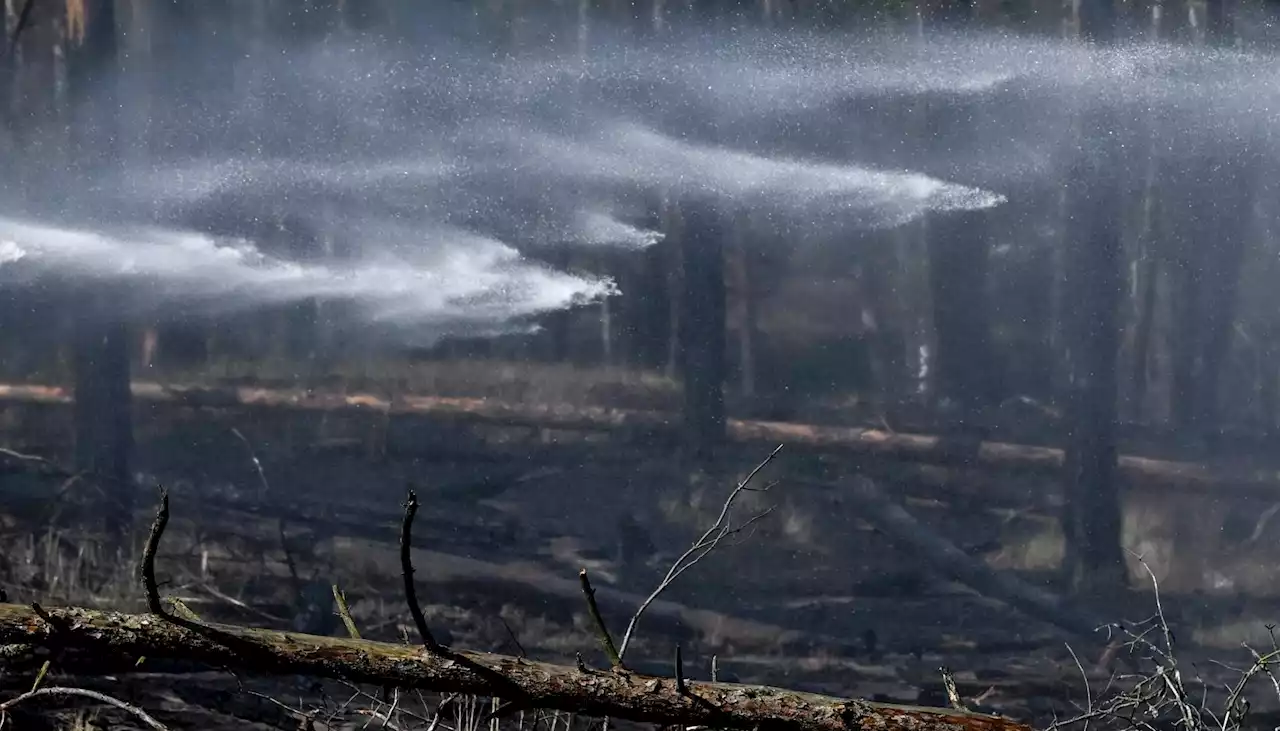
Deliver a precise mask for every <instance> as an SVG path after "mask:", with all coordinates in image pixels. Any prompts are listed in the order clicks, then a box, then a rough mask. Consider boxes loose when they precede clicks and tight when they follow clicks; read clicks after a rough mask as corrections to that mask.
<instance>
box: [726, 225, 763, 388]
mask: <svg viewBox="0 0 1280 731" xmlns="http://www.w3.org/2000/svg"><path fill="white" fill-rule="evenodd" d="M749 215H750V214H749V213H748V214H743V215H741V216H739V217H737V218H736V219H735V220H734V223H733V246H732V254H731V256H732V261H733V266H732V274H733V282H734V288H733V289H734V290H735V294H736V295H737V298H736V305H737V310H738V311H737V316H736V318H735V319H737V321H738V322H737V325H738V328H737V335H738V390H739V393H740V394H741V395H742V396H743V397H745V398H751V397H753V396H755V395H756V352H755V344H756V329H757V322H756V293H755V288H754V282H753V277H752V267H751V251H750V244H749V243H748V241H747V234H746V230H749V227H750V220H749Z"/></svg>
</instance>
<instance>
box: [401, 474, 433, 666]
mask: <svg viewBox="0 0 1280 731" xmlns="http://www.w3.org/2000/svg"><path fill="white" fill-rule="evenodd" d="M417 515H418V495H417V494H416V493H414V491H413V490H410V491H409V498H408V500H406V501H405V504H404V522H403V523H401V525H400V572H401V573H402V574H403V575H404V598H405V601H406V602H408V604H409V613H410V614H411V615H413V624H414V626H415V627H417V628H418V635H419V636H420V637H421V638H422V644H423V645H425V646H426V648H427V649H428V650H439V649H440V643H439V642H436V638H435V636H433V635H432V634H431V630H430V629H428V628H427V618H426V617H425V616H423V614H422V606H421V605H420V604H418V590H417V588H416V587H415V586H414V583H413V556H412V554H411V551H412V546H413V519H414V518H415V517H416V516H417Z"/></svg>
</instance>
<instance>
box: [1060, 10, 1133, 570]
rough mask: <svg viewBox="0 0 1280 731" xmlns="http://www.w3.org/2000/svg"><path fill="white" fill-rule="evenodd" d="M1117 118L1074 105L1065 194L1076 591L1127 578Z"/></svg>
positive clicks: (1105, 15)
mask: <svg viewBox="0 0 1280 731" xmlns="http://www.w3.org/2000/svg"><path fill="white" fill-rule="evenodd" d="M1079 29H1080V34H1081V36H1082V37H1083V38H1084V39H1085V40H1086V41H1089V42H1093V43H1098V42H1104V43H1105V42H1109V41H1110V40H1111V39H1112V37H1113V35H1114V32H1115V4H1114V1H1113V0H1082V2H1081V3H1080V5H1079ZM1119 127H1120V119H1119V117H1118V116H1117V115H1116V114H1115V112H1114V110H1112V109H1111V108H1110V107H1108V106H1106V105H1104V104H1099V103H1089V104H1087V105H1086V107H1085V108H1084V109H1083V110H1082V118H1081V129H1080V137H1081V140H1080V141H1081V145H1080V149H1079V151H1078V152H1077V153H1076V159H1075V160H1074V165H1073V169H1072V170H1071V172H1070V175H1069V178H1068V181H1067V187H1066V194H1067V204H1066V212H1067V231H1068V237H1067V254H1066V259H1067V261H1066V281H1065V287H1066V292H1067V293H1068V295H1069V296H1070V297H1071V298H1072V301H1073V302H1075V303H1076V305H1075V306H1073V307H1071V308H1068V309H1067V310H1066V311H1065V317H1066V322H1065V323H1064V324H1065V335H1066V341H1067V346H1068V351H1067V352H1068V359H1067V370H1068V387H1067V394H1066V397H1067V398H1066V406H1067V409H1066V411H1067V419H1068V424H1069V429H1070V432H1069V436H1068V442H1067V450H1066V458H1065V471H1064V473H1063V495H1064V497H1065V515H1064V520H1063V527H1064V530H1065V535H1066V539H1067V567H1068V569H1069V571H1070V572H1071V574H1072V575H1071V583H1072V586H1073V587H1074V589H1075V591H1076V592H1077V593H1080V594H1088V593H1093V592H1095V591H1110V590H1114V589H1116V588H1119V587H1123V586H1124V585H1125V583H1126V571H1125V566H1124V554H1123V552H1122V550H1121V546H1120V529H1121V520H1120V489H1119V485H1118V482H1117V478H1118V474H1117V470H1116V443H1115V442H1116V397H1117V374H1116V368H1117V358H1118V356H1119V345H1120V343H1119V333H1120V323H1119V317H1120V312H1119V310H1120V301H1121V299H1120V298H1121V296H1122V290H1123V281H1122V277H1121V269H1120V267H1121V263H1122V261H1123V258H1122V256H1123V246H1122V243H1121V228H1122V226H1121V222H1122V220H1123V217H1122V205H1123V202H1122V195H1123V193H1124V188H1123V186H1122V185H1121V184H1120V176H1122V175H1124V174H1126V173H1127V169H1126V168H1125V167H1124V166H1123V164H1122V163H1119V164H1118V161H1121V160H1122V159H1123V157H1124V155H1123V152H1124V148H1123V147H1122V146H1121V145H1120V143H1119V140H1118V136H1119V135H1118V133H1119V131H1120V129H1119Z"/></svg>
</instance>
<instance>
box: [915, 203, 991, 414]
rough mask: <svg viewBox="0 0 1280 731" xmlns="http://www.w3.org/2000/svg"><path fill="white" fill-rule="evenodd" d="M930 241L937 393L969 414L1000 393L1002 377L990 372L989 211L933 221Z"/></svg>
mask: <svg viewBox="0 0 1280 731" xmlns="http://www.w3.org/2000/svg"><path fill="white" fill-rule="evenodd" d="M928 243H929V285H930V290H931V291H932V293H933V322H934V327H935V328H936V329H937V342H938V353H937V368H938V370H937V380H936V381H935V383H936V390H935V393H936V395H937V397H938V398H939V399H948V400H950V401H953V402H954V403H955V404H956V405H957V406H958V407H959V408H960V413H961V414H962V415H963V418H964V419H965V420H969V419H971V418H972V417H974V416H976V415H977V414H979V413H981V411H982V410H983V409H984V408H985V407H986V406H988V405H990V404H992V403H994V402H996V401H998V400H999V397H1000V395H999V392H998V381H997V379H994V378H992V377H991V369H992V365H993V361H992V357H991V356H992V354H991V334H990V333H991V321H990V310H989V307H988V303H987V299H988V298H987V269H988V261H989V254H990V246H989V241H988V238H987V226H986V213H985V212H983V211H966V212H964V213H960V214H952V215H950V216H948V217H946V218H937V219H935V220H934V221H931V225H930V226H929V242H928Z"/></svg>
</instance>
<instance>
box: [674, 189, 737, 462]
mask: <svg viewBox="0 0 1280 731" xmlns="http://www.w3.org/2000/svg"><path fill="white" fill-rule="evenodd" d="M681 208H682V209H683V213H684V236H682V237H681V241H680V246H681V254H682V257H681V258H682V263H683V265H684V267H683V268H684V272H683V278H682V279H683V281H682V287H681V290H680V293H681V297H680V304H681V307H680V331H679V334H680V365H681V375H682V376H683V379H684V395H685V415H684V418H685V429H686V442H685V444H686V446H687V447H688V448H689V449H690V451H691V452H692V454H693V456H694V457H695V459H702V458H706V457H708V456H710V453H711V450H713V449H714V448H715V447H716V446H718V445H719V444H720V443H722V442H723V441H724V439H725V408H724V382H725V366H726V363H725V281H724V243H725V242H724V239H725V236H726V235H727V234H728V231H727V226H726V223H725V221H724V214H722V213H721V212H720V211H718V210H717V209H716V208H715V202H714V201H694V200H686V201H684V202H683V203H682V206H681Z"/></svg>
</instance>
